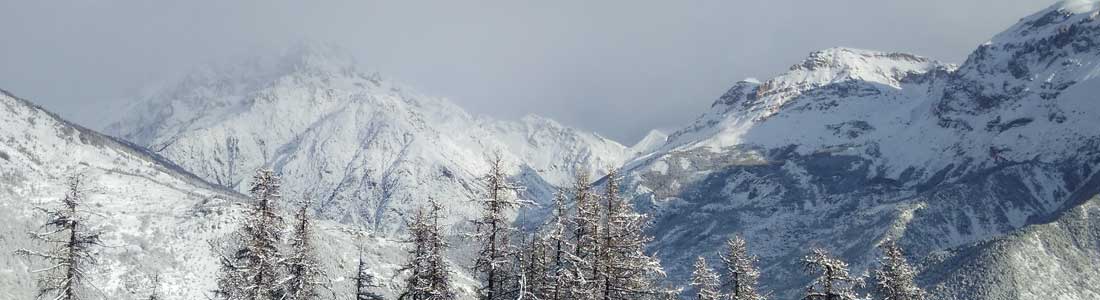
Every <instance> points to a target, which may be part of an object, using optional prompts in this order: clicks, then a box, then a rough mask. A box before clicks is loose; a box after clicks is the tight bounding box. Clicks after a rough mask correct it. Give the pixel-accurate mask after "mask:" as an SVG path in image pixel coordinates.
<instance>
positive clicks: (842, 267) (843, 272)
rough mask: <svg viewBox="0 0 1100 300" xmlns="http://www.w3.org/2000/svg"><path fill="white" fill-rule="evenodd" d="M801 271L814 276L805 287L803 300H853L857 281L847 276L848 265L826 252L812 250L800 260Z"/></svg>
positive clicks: (816, 249)
mask: <svg viewBox="0 0 1100 300" xmlns="http://www.w3.org/2000/svg"><path fill="white" fill-rule="evenodd" d="M802 267H803V269H804V270H805V271H806V272H807V273H809V274H811V275H813V276H815V278H814V281H813V282H812V283H810V286H808V287H806V297H803V298H802V299H804V300H853V299H856V298H857V297H856V293H855V288H856V287H857V285H859V284H860V281H859V279H855V278H852V276H850V275H848V263H846V262H844V261H843V260H840V259H839V258H836V257H833V256H832V255H830V254H829V252H828V251H825V249H821V248H814V249H813V250H811V252H810V254H809V255H806V257H805V258H803V259H802Z"/></svg>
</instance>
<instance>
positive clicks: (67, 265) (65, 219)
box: [16, 175, 101, 300]
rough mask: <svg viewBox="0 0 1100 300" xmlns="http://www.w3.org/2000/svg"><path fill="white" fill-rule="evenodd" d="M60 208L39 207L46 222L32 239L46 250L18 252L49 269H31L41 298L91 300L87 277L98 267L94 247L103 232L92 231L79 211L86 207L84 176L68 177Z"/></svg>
mask: <svg viewBox="0 0 1100 300" xmlns="http://www.w3.org/2000/svg"><path fill="white" fill-rule="evenodd" d="M66 185H67V188H68V189H67V190H66V192H65V196H64V197H63V198H61V207H59V208H45V207H36V208H35V209H37V210H39V211H42V212H43V213H45V215H46V222H45V223H44V224H42V228H41V230H39V231H35V232H31V233H30V237H31V239H33V240H35V241H38V242H40V243H42V244H44V246H45V247H46V249H45V250H33V249H19V250H17V251H16V254H18V255H22V256H24V257H29V258H37V259H41V260H42V261H44V262H45V263H46V264H47V266H46V267H43V268H39V269H35V270H32V271H31V272H32V273H34V274H35V275H36V276H37V284H38V299H54V300H78V299H87V298H88V297H87V296H85V295H84V294H85V293H86V290H85V287H84V276H85V274H86V273H85V272H87V270H88V268H89V267H91V266H92V265H94V264H95V257H94V256H93V254H94V253H93V251H92V250H93V247H96V246H100V245H101V241H100V233H99V232H98V231H97V230H95V229H93V228H92V226H91V225H90V224H89V222H88V220H87V218H86V216H85V215H84V213H83V212H81V211H80V209H82V208H83V207H82V206H83V205H84V201H85V193H84V177H83V175H74V176H71V177H69V178H68V180H67V182H66Z"/></svg>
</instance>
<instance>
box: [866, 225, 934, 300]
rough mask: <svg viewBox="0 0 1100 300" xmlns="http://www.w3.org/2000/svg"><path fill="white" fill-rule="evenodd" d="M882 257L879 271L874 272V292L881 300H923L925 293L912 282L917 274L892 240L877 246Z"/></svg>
mask: <svg viewBox="0 0 1100 300" xmlns="http://www.w3.org/2000/svg"><path fill="white" fill-rule="evenodd" d="M879 248H880V249H882V257H881V258H879V269H878V270H875V272H874V278H875V291H876V292H878V294H879V297H881V298H882V299H883V300H924V298H925V292H924V290H921V288H920V287H917V284H916V283H915V282H913V279H914V278H916V276H917V273H916V272H915V271H913V268H912V267H910V266H909V263H908V262H906V260H905V253H903V252H902V251H901V247H899V246H898V244H897V243H896V242H894V240H891V239H888V240H886V241H884V242H883V243H882V245H880V246H879Z"/></svg>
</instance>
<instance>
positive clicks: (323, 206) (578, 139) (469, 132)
mask: <svg viewBox="0 0 1100 300" xmlns="http://www.w3.org/2000/svg"><path fill="white" fill-rule="evenodd" d="M134 109H135V111H134V112H133V113H131V114H127V115H126V118H125V119H124V120H121V121H120V122H118V123H116V124H114V125H112V126H111V127H110V128H109V129H108V131H109V132H111V133H113V134H115V135H117V136H119V137H121V138H123V139H126V140H129V141H132V142H134V143H136V144H138V145H142V146H145V147H148V148H149V149H150V150H152V151H153V152H155V153H157V154H160V155H162V156H164V157H167V158H168V159H170V160H172V161H175V162H177V163H179V164H180V165H181V166H182V167H183V168H185V169H187V170H190V171H192V172H194V173H195V174H196V175H199V176H200V177H202V178H204V179H207V180H208V181H210V182H213V183H215V184H218V185H222V186H225V187H228V188H230V189H234V190H241V191H243V190H244V189H245V188H247V185H246V184H244V183H245V180H246V179H247V178H249V177H250V176H251V174H252V172H253V171H254V170H255V169H257V168H261V167H268V168H272V169H274V170H275V171H276V172H277V173H279V174H281V175H282V177H283V179H284V180H285V182H286V183H285V185H284V189H285V191H286V193H287V195H293V197H295V198H301V197H308V198H312V199H315V200H316V201H317V202H318V203H319V204H320V214H321V215H322V216H324V217H325V218H328V219H332V220H337V221H340V222H343V223H348V224H365V225H368V226H370V227H372V228H376V229H379V230H383V231H389V232H392V231H393V230H396V229H398V228H400V227H401V226H403V225H404V223H405V221H406V219H405V218H404V216H406V215H407V214H408V213H409V212H410V210H411V209H414V208H416V207H417V206H418V205H420V204H421V203H423V201H424V199H427V198H432V199H435V200H437V201H440V202H441V203H442V204H444V206H446V207H448V208H450V209H452V210H453V212H454V213H453V214H450V215H449V216H448V223H449V224H462V223H464V221H468V220H471V219H472V218H473V216H474V212H475V208H476V205H472V204H474V201H475V200H478V199H480V197H481V196H480V194H481V192H482V188H483V183H482V181H481V176H482V175H484V174H485V172H487V171H488V164H487V161H488V160H489V158H491V157H493V156H496V155H500V156H501V157H502V158H503V159H504V160H505V162H506V164H507V165H508V166H509V167H508V168H509V173H510V174H511V175H512V176H513V178H515V179H516V180H517V181H519V182H520V183H522V184H523V185H524V186H526V187H527V189H526V191H525V192H524V195H523V198H526V199H531V200H535V201H537V202H540V203H544V204H548V203H549V202H550V199H551V198H552V190H551V187H552V186H553V185H562V184H565V183H567V182H569V180H570V178H572V176H573V175H574V174H575V173H576V172H586V173H590V175H593V176H596V175H601V174H603V172H605V169H606V168H610V167H613V166H618V165H621V164H622V163H623V162H624V161H625V160H626V159H628V158H629V157H631V156H632V155H633V154H634V153H632V152H631V149H629V148H627V147H625V146H622V145H620V144H618V143H616V142H614V141H612V140H609V139H606V138H603V137H600V136H599V135H596V134H593V133H588V132H583V131H580V130H576V129H572V128H569V127H565V126H562V125H561V124H558V123H557V122H555V121H553V120H549V119H546V118H542V117H538V116H534V115H530V116H527V117H524V118H523V119H522V120H520V121H518V122H512V121H497V120H491V119H488V118H485V117H477V116H474V115H471V114H469V113H467V112H465V111H464V110H463V109H462V108H460V107H458V106H456V105H454V104H453V103H451V102H449V101H447V100H445V99H440V98H434V97H429V96H425V95H422V94H419V93H417V92H414V91H411V90H410V89H408V88H405V87H402V86H399V85H397V84H395V83H393V82H391V81H388V80H386V79H383V78H382V77H381V76H379V75H377V74H372V73H367V72H363V71H359V69H358V68H357V67H356V63H355V62H354V61H353V60H352V59H351V58H349V57H348V56H347V55H344V54H341V53H340V52H339V51H337V50H334V49H332V48H329V47H325V46H312V45H307V46H300V47H296V48H294V49H292V50H290V51H286V52H285V53H283V54H281V55H278V56H276V57H266V58H257V59H253V60H249V61H248V62H247V63H241V64H234V65H228V66H210V67H206V68H204V69H200V70H199V71H196V72H194V73H192V74H191V75H189V76H187V77H186V79H185V80H183V81H182V82H181V83H180V84H178V85H176V86H174V87H171V88H167V89H163V90H161V91H158V92H154V93H151V96H149V97H148V99H144V100H141V101H138V103H137V104H136V105H135V108H134Z"/></svg>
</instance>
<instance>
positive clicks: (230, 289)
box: [215, 169, 284, 300]
mask: <svg viewBox="0 0 1100 300" xmlns="http://www.w3.org/2000/svg"><path fill="white" fill-rule="evenodd" d="M249 192H250V193H251V194H252V201H253V203H252V205H250V207H249V210H248V215H247V219H246V220H245V223H244V224H243V226H242V228H241V231H240V232H238V233H237V234H238V235H239V238H238V239H237V240H239V241H241V243H242V244H241V245H239V246H237V247H236V248H237V249H235V250H234V251H233V252H232V253H231V254H230V256H222V258H221V264H222V266H221V270H220V274H219V276H218V289H217V290H215V294H216V295H217V296H218V297H220V298H222V299H229V300H238V299H248V300H261V299H262V300H267V299H281V298H282V297H283V296H284V290H283V288H282V286H281V284H280V281H281V280H280V279H282V278H284V277H283V275H282V273H283V272H281V270H280V268H279V265H280V264H281V261H282V255H281V254H280V253H279V242H280V239H281V236H282V234H281V229H282V228H283V226H282V224H283V221H282V217H280V216H279V214H278V212H277V210H276V201H278V199H279V196H280V194H279V177H278V176H276V175H275V173H274V172H273V171H271V170H266V169H265V170H259V171H257V172H256V175H255V176H253V177H252V186H251V187H250V188H249Z"/></svg>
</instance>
